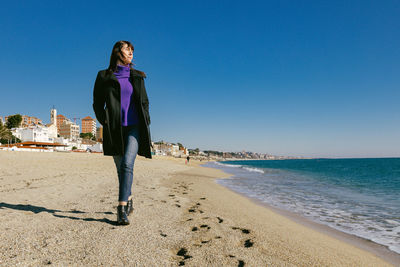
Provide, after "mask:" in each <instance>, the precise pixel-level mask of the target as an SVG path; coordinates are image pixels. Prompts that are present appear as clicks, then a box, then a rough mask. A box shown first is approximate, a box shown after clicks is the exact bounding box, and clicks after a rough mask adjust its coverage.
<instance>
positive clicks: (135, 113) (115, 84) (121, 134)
mask: <svg viewBox="0 0 400 267" xmlns="http://www.w3.org/2000/svg"><path fill="white" fill-rule="evenodd" d="M133 50H134V47H133V45H132V44H131V43H130V42H128V41H118V42H116V43H115V45H114V47H113V49H112V52H111V58H110V65H109V66H108V68H107V69H105V70H101V71H99V72H98V74H97V78H96V82H95V84H94V90H93V110H94V112H95V114H96V118H97V120H98V121H99V122H100V123H101V124H102V125H103V151H104V155H107V156H113V158H114V162H115V166H116V168H117V173H118V181H119V197H118V207H117V224H118V225H127V224H129V219H128V215H129V214H131V213H132V210H133V207H132V195H131V189H132V182H133V167H134V164H135V159H136V155H137V154H138V155H140V156H144V157H146V158H151V149H150V146H151V139H150V128H149V125H150V114H149V100H148V98H147V93H146V89H145V86H144V78H145V77H146V75H145V74H144V73H143V72H141V71H139V70H136V69H134V68H133V64H132V59H133Z"/></svg>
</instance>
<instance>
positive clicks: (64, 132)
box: [58, 120, 79, 140]
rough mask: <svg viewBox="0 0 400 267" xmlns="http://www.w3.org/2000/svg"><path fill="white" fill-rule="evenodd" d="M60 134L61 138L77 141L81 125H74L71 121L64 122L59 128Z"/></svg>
mask: <svg viewBox="0 0 400 267" xmlns="http://www.w3.org/2000/svg"><path fill="white" fill-rule="evenodd" d="M58 134H59V135H60V137H64V138H69V139H71V140H77V139H78V138H79V125H77V124H75V123H73V122H72V121H70V120H64V121H63V123H62V124H61V125H60V127H59V132H58Z"/></svg>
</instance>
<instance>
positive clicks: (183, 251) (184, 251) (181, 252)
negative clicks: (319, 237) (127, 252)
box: [176, 248, 192, 266]
mask: <svg viewBox="0 0 400 267" xmlns="http://www.w3.org/2000/svg"><path fill="white" fill-rule="evenodd" d="M176 255H178V256H180V257H183V260H181V261H180V262H179V266H182V265H185V260H187V259H190V258H192V256H190V255H188V254H187V249H186V248H181V249H180V250H179V251H178V252H177V253H176Z"/></svg>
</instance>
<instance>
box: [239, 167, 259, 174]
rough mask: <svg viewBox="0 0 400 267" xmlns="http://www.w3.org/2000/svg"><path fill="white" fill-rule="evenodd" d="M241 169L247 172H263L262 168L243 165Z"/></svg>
mask: <svg viewBox="0 0 400 267" xmlns="http://www.w3.org/2000/svg"><path fill="white" fill-rule="evenodd" d="M243 169H245V170H247V171H249V172H258V173H264V171H263V170H261V169H258V168H249V167H243Z"/></svg>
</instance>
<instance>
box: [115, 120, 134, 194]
mask: <svg viewBox="0 0 400 267" xmlns="http://www.w3.org/2000/svg"><path fill="white" fill-rule="evenodd" d="M122 135H123V138H124V144H125V147H124V152H125V153H124V155H118V156H113V158H114V162H115V166H116V167H117V172H118V181H119V197H118V201H128V197H129V196H130V195H131V194H132V192H131V189H132V182H133V167H134V165H135V159H136V155H137V152H138V148H139V128H138V126H137V125H131V126H123V127H122Z"/></svg>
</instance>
